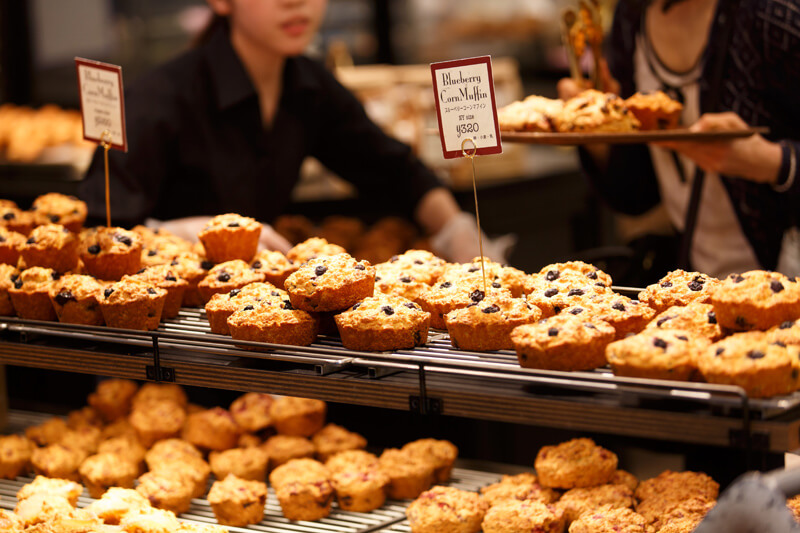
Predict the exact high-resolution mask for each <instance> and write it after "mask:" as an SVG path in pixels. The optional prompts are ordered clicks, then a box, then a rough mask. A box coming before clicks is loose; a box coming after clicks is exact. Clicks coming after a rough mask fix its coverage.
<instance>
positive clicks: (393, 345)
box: [334, 294, 430, 351]
mask: <svg viewBox="0 0 800 533" xmlns="http://www.w3.org/2000/svg"><path fill="white" fill-rule="evenodd" d="M334 320H335V321H336V327H337V328H338V329H339V334H340V336H341V338H342V344H343V345H344V346H345V348H349V349H351V350H366V351H385V350H399V349H404V348H406V349H408V348H413V347H415V346H422V345H424V344H425V343H426V342H427V341H428V327H429V325H430V313H428V312H427V311H423V310H422V307H420V305H419V304H417V303H414V302H412V301H410V300H407V299H405V298H402V297H400V296H390V295H387V294H378V295H376V296H370V297H368V298H364V299H363V300H361V301H359V302H356V303H355V304H353V306H352V307H351V308H350V309H348V310H347V311H344V312H342V313H339V314H337V315H335V316H334Z"/></svg>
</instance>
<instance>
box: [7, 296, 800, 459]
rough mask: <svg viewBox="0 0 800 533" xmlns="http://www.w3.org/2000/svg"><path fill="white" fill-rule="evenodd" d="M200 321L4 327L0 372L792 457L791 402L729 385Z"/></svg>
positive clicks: (794, 407) (442, 342) (797, 440)
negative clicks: (213, 327) (220, 329)
mask: <svg viewBox="0 0 800 533" xmlns="http://www.w3.org/2000/svg"><path fill="white" fill-rule="evenodd" d="M204 315H205V312H204V311H203V310H201V309H187V308H184V309H183V310H181V312H180V314H179V316H178V317H177V318H175V319H170V320H168V321H166V322H163V323H162V325H161V327H160V328H159V329H158V330H157V331H151V332H138V331H131V330H114V329H111V328H104V327H92V326H78V325H69V324H60V323H55V322H36V321H27V320H21V319H15V318H7V319H4V321H3V322H2V325H1V326H0V328H1V331H2V333H1V334H0V363H3V364H9V365H18V366H26V367H34V368H45V369H52V370H62V371H70V372H79V373H86V374H98V375H108V376H113V377H120V378H128V379H137V380H142V379H146V380H151V381H154V380H160V381H167V382H175V383H179V384H182V385H189V386H200V387H207V388H217V389H226V390H236V391H265V392H270V393H275V394H289V395H302V396H307V397H312V398H318V399H323V400H327V401H332V402H339V403H345V404H354V405H362V406H372V407H379V408H388V409H396V410H403V411H412V412H417V413H420V414H430V415H447V416H457V417H465V418H472V419H483V420H492V421H500V422H511V423H517V424H525V425H531V426H540V427H552V428H561V429H568V430H577V431H588V432H599V433H607V434H612V435H621V436H629V437H643V438H649V439H658V440H666V441H673V442H682V443H689V444H701V445H712V446H723V447H734V448H741V449H744V450H745V451H747V452H756V451H757V452H773V453H778V452H785V451H789V450H793V449H796V448H798V447H800V409H799V408H798V407H800V393H794V394H792V395H788V396H780V397H775V398H770V399H758V400H756V399H748V398H747V396H746V395H745V394H744V391H743V390H742V389H740V388H738V387H733V386H722V385H710V384H706V383H688V382H676V381H658V380H648V379H637V378H623V377H618V376H614V375H613V374H612V373H611V372H610V371H609V370H608V369H598V370H595V371H591V372H558V371H545V370H532V369H523V368H520V367H519V365H518V363H517V359H516V356H515V354H514V353H513V352H510V351H498V352H489V353H477V352H467V351H462V350H455V349H453V348H452V347H451V346H450V342H449V337H448V336H447V334H446V333H444V332H436V331H433V332H432V333H431V335H430V337H429V341H428V343H427V344H426V345H425V346H423V347H418V348H415V349H413V350H405V351H403V350H401V351H397V352H381V353H369V352H354V351H350V350H346V349H344V348H343V347H342V345H341V343H340V341H339V340H338V339H337V338H335V337H328V336H324V335H322V336H320V337H319V339H318V340H317V342H315V343H314V344H313V345H311V346H307V347H298V346H282V345H268V344H263V343H251V342H244V341H233V340H232V339H230V338H229V337H224V336H220V335H215V334H212V333H211V332H210V330H209V329H208V322H207V321H206V319H205V316H204ZM242 345H248V346H242ZM245 347H258V348H259V349H260V350H261V351H252V350H247V349H244V348H245Z"/></svg>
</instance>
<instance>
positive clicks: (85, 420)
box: [67, 405, 103, 434]
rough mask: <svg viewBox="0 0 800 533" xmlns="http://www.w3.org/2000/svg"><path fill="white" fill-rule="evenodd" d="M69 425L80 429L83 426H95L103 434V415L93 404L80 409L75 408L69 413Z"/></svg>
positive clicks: (71, 427)
mask: <svg viewBox="0 0 800 533" xmlns="http://www.w3.org/2000/svg"><path fill="white" fill-rule="evenodd" d="M67 426H68V427H69V428H70V429H78V428H81V427H83V426H94V427H96V428H97V429H99V430H100V432H101V434H102V429H103V417H102V416H100V412H99V411H97V409H95V408H94V407H92V406H89V405H86V406H84V407H81V408H80V409H74V410H72V411H70V412H69V413H67Z"/></svg>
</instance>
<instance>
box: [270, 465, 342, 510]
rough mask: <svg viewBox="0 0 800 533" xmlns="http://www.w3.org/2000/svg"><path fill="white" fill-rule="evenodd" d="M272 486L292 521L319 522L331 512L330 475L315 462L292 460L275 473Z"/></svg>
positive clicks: (273, 473)
mask: <svg viewBox="0 0 800 533" xmlns="http://www.w3.org/2000/svg"><path fill="white" fill-rule="evenodd" d="M269 482H270V483H271V484H272V487H273V488H274V489H275V495H276V496H277V497H278V501H279V502H280V504H281V510H282V511H283V516H285V517H286V518H288V519H289V520H319V519H321V518H325V517H326V516H328V515H329V514H330V512H331V504H332V503H333V487H332V486H331V483H330V472H329V471H328V469H327V468H325V466H324V465H323V464H322V463H320V462H318V461H315V460H313V459H292V460H291V461H289V462H287V463H286V464H283V465H281V466H279V467H278V468H276V469H275V470H273V471H272V473H271V474H270V475H269Z"/></svg>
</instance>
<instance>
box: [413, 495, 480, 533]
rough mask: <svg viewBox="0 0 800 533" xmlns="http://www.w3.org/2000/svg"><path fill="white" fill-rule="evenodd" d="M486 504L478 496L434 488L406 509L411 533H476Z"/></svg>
mask: <svg viewBox="0 0 800 533" xmlns="http://www.w3.org/2000/svg"><path fill="white" fill-rule="evenodd" d="M486 510H487V505H486V502H484V501H483V500H482V499H481V497H480V496H479V495H478V494H476V493H474V492H469V491H466V490H460V489H457V488H455V487H441V486H437V487H433V488H432V489H430V490H428V491H425V492H423V493H422V494H420V496H419V498H417V499H416V500H414V501H413V502H411V504H410V505H409V506H408V507H407V508H406V516H407V517H408V524H409V525H410V526H411V531H412V532H413V533H427V532H431V533H435V532H440V531H447V532H453V533H478V532H479V531H480V530H481V522H483V517H484V515H485V514H486Z"/></svg>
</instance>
